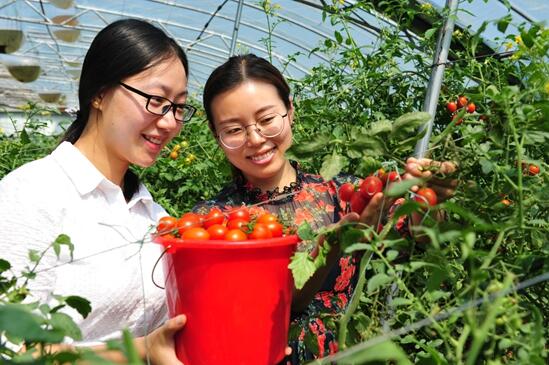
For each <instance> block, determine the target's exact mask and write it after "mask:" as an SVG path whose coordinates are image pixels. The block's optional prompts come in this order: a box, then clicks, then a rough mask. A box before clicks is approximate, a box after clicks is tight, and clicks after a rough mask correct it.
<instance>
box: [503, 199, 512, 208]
mask: <svg viewBox="0 0 549 365" xmlns="http://www.w3.org/2000/svg"><path fill="white" fill-rule="evenodd" d="M501 204H503V205H505V206H506V207H508V206H509V205H511V201H510V200H509V199H502V200H501Z"/></svg>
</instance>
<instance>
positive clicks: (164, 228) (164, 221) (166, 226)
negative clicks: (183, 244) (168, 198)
mask: <svg viewBox="0 0 549 365" xmlns="http://www.w3.org/2000/svg"><path fill="white" fill-rule="evenodd" d="M176 224H177V218H175V217H170V216H167V217H162V218H160V220H159V221H158V225H157V226H156V232H158V233H160V234H161V235H165V234H169V233H172V231H173V230H174V228H175V225H176Z"/></svg>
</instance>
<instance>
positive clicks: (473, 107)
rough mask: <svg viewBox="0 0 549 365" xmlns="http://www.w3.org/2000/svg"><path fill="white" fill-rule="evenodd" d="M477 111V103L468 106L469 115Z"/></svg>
mask: <svg viewBox="0 0 549 365" xmlns="http://www.w3.org/2000/svg"><path fill="white" fill-rule="evenodd" d="M475 110H477V106H476V105H475V103H469V104H467V113H474V112H475Z"/></svg>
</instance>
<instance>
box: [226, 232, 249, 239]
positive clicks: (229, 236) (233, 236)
mask: <svg viewBox="0 0 549 365" xmlns="http://www.w3.org/2000/svg"><path fill="white" fill-rule="evenodd" d="M247 239H248V236H246V233H244V232H242V231H241V230H240V229H230V230H229V231H228V232H227V233H226V234H225V240H226V241H232V242H238V241H246V240H247Z"/></svg>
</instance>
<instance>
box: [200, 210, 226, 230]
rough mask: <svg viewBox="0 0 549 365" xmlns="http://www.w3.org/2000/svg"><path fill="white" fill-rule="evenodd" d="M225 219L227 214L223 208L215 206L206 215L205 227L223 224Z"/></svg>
mask: <svg viewBox="0 0 549 365" xmlns="http://www.w3.org/2000/svg"><path fill="white" fill-rule="evenodd" d="M224 221H225V216H224V215H223V212H222V211H221V209H219V208H217V207H213V208H212V209H210V211H209V212H208V214H206V216H205V217H204V228H208V227H211V226H213V225H214V224H222V223H223V222H224Z"/></svg>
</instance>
